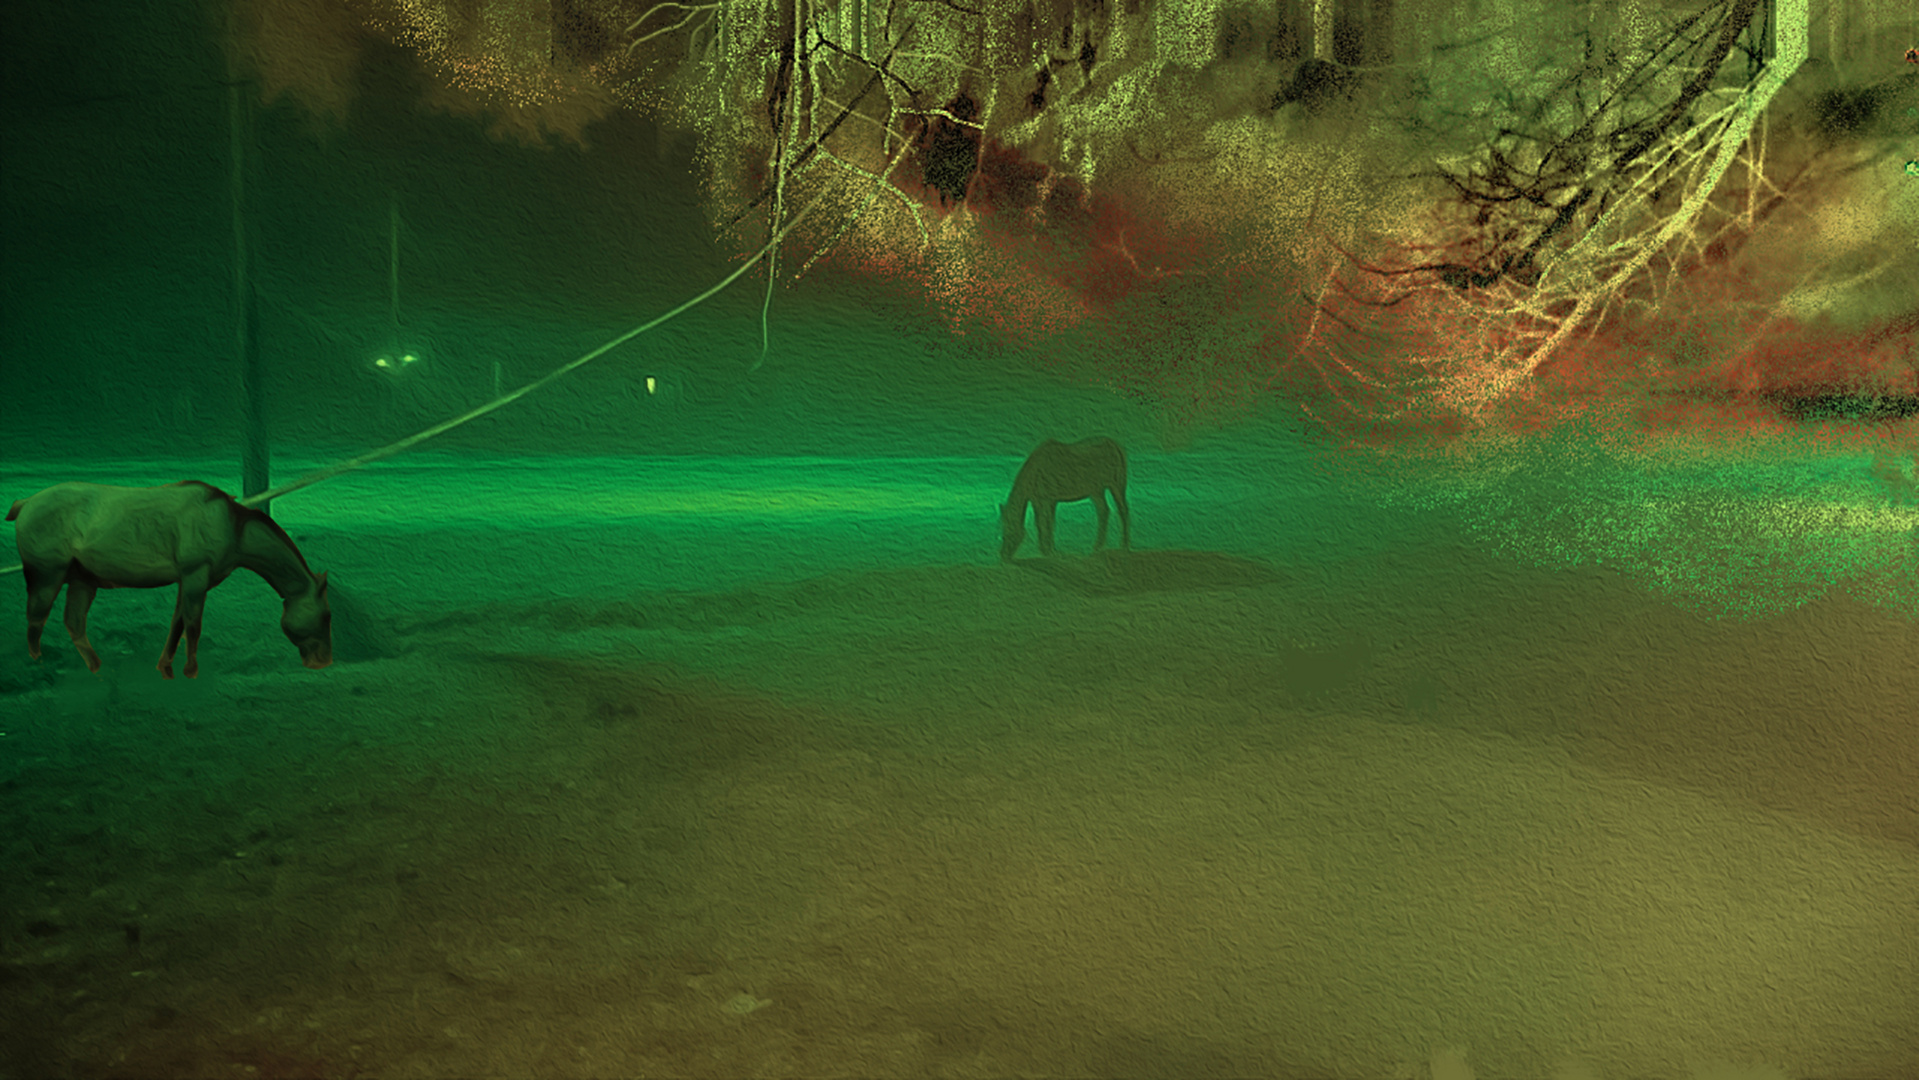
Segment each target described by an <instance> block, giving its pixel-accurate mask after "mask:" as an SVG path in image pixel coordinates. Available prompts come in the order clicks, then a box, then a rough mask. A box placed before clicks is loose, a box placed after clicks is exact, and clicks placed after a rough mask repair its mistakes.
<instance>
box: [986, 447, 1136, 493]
mask: <svg viewBox="0 0 1919 1080" xmlns="http://www.w3.org/2000/svg"><path fill="white" fill-rule="evenodd" d="M1103 491H1115V492H1118V493H1119V494H1120V496H1121V497H1122V498H1123V497H1124V496H1125V494H1126V451H1125V450H1124V449H1123V448H1122V447H1121V446H1120V445H1119V443H1117V442H1115V441H1114V440H1112V439H1107V438H1092V439H1082V440H1080V441H1079V442H1074V443H1063V442H1060V441H1058V440H1057V439H1048V440H1046V441H1045V442H1043V443H1041V444H1039V447H1038V449H1036V450H1034V451H1033V453H1032V455H1031V456H1030V457H1028V458H1027V459H1026V464H1024V465H1022V466H1020V470H1019V475H1018V476H1016V477H1014V480H1013V495H1014V499H1015V501H1018V500H1019V499H1022V498H1025V499H1046V500H1050V501H1053V502H1074V501H1076V500H1079V499H1090V498H1093V497H1094V496H1096V495H1098V494H1100V493H1101V492H1103Z"/></svg>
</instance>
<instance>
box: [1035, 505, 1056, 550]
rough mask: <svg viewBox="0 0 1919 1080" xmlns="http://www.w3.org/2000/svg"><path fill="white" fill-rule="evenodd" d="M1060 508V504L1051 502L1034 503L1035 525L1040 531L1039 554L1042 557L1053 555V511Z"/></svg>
mask: <svg viewBox="0 0 1919 1080" xmlns="http://www.w3.org/2000/svg"><path fill="white" fill-rule="evenodd" d="M1058 508H1059V504H1058V503H1055V502H1052V501H1050V500H1049V501H1047V502H1037V501H1036V502H1034V503H1033V524H1034V525H1035V526H1037V527H1038V530H1039V553H1040V554H1041V555H1051V554H1052V553H1053V511H1054V510H1056V509H1058Z"/></svg>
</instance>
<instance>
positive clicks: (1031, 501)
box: [999, 438, 1133, 562]
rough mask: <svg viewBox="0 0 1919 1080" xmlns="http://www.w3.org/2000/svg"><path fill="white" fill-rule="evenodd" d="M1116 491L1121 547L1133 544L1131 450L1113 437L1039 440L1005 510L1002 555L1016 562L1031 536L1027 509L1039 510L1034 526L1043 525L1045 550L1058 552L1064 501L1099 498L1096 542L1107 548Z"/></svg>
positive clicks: (1095, 500)
mask: <svg viewBox="0 0 1919 1080" xmlns="http://www.w3.org/2000/svg"><path fill="white" fill-rule="evenodd" d="M1108 491H1110V492H1112V493H1113V505H1114V506H1117V507H1119V535H1120V546H1121V547H1123V548H1126V549H1128V550H1130V549H1131V548H1132V546H1133V516H1132V511H1131V510H1129V509H1128V508H1127V506H1126V451H1125V450H1123V449H1121V448H1120V445H1119V444H1118V443H1116V442H1114V441H1113V440H1111V439H1099V438H1095V439H1086V440H1083V441H1081V442H1076V443H1063V442H1060V441H1058V440H1056V439H1048V440H1046V441H1045V442H1043V443H1041V444H1039V448H1038V449H1036V450H1034V451H1033V452H1032V454H1031V455H1030V456H1028V457H1027V459H1026V463H1025V464H1024V465H1021V466H1020V467H1019V473H1018V475H1016V476H1014V477H1013V493H1012V495H1011V496H1010V497H1009V498H1008V499H1007V501H1006V502H1004V503H1002V504H1001V505H1000V508H999V524H1000V545H999V557H1000V559H1001V560H1003V561H1005V562H1011V561H1013V553H1014V552H1015V551H1018V550H1019V546H1020V544H1021V543H1023V542H1024V541H1025V540H1026V508H1027V506H1028V505H1031V506H1032V508H1033V524H1034V525H1035V526H1037V527H1038V529H1039V550H1040V554H1042V555H1051V554H1053V511H1054V508H1055V507H1056V506H1057V505H1058V504H1059V503H1063V502H1078V501H1079V500H1081V499H1091V500H1093V509H1094V510H1095V511H1097V512H1098V514H1099V535H1098V537H1097V538H1095V539H1094V541H1093V549H1094V550H1095V551H1097V550H1099V549H1100V548H1103V547H1105V546H1106V516H1107V511H1106V492H1108Z"/></svg>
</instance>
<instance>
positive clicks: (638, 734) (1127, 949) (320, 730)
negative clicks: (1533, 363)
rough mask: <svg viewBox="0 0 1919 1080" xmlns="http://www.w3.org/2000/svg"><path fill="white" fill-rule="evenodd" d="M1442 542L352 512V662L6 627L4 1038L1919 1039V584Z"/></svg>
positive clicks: (358, 1045) (23, 1050)
mask: <svg viewBox="0 0 1919 1080" xmlns="http://www.w3.org/2000/svg"><path fill="white" fill-rule="evenodd" d="M1135 512H1136V514H1137V513H1140V511H1138V510H1136V511H1135ZM1086 516H1088V517H1090V515H1086ZM1408 530H1409V531H1405V532H1401V533H1399V534H1397V535H1396V536H1394V538H1393V540H1392V542H1391V543H1386V544H1379V545H1375V546H1373V547H1370V548H1361V547H1353V548H1348V549H1346V550H1344V551H1317V552H1314V553H1312V554H1310V555H1307V554H1296V555H1295V556H1293V557H1288V556H1285V555H1273V556H1271V557H1266V558H1255V557H1250V556H1246V555H1240V554H1229V553H1225V552H1221V551H1209V550H1206V549H1204V548H1203V547H1201V546H1197V545H1193V546H1187V545H1178V546H1164V545H1156V544H1155V543H1154V542H1153V539H1152V530H1151V529H1149V528H1146V527H1145V526H1144V525H1143V524H1142V525H1140V526H1139V528H1138V531H1137V532H1136V538H1137V542H1136V548H1137V550H1135V551H1133V552H1131V553H1112V552H1109V553H1107V554H1105V555H1102V556H1092V555H1089V554H1087V553H1086V550H1085V549H1086V548H1087V547H1088V543H1087V542H1088V540H1089V539H1090V537H1088V536H1086V535H1083V534H1084V533H1086V532H1090V526H1089V525H1088V524H1087V523H1069V524H1063V525H1062V537H1061V545H1062V548H1064V549H1065V553H1064V554H1062V555H1061V556H1060V557H1058V558H1055V559H1052V560H1046V561H1041V560H1037V559H1033V558H1031V557H1030V550H1029V552H1028V557H1027V558H1025V559H1023V560H1022V561H1021V562H1020V563H1018V564H1016V565H1013V566H1002V565H999V564H997V563H992V562H990V550H991V549H990V539H989V540H988V541H987V542H985V544H983V546H982V550H981V552H980V554H979V557H977V558H975V559H972V560H970V561H968V562H965V563H952V564H938V563H929V564H924V565H912V564H900V565H891V566H873V567H868V568H865V569H858V568H855V569H842V570H836V571H832V572H829V573H824V574H815V575H807V576H804V577H798V578H795V579H793V580H789V581H772V582H761V583H757V584H752V585H745V586H740V587H735V588H722V589H713V590H707V591H665V590H647V591H626V590H624V589H623V588H621V587H615V586H613V585H608V586H605V587H601V588H592V587H591V586H588V587H587V590H575V591H576V592H578V591H588V590H590V592H591V594H590V595H578V596H574V597H573V598H570V599H568V598H548V599H535V598H521V599H517V600H514V599H507V600H498V599H488V598H484V597H479V596H468V597H465V598H464V599H462V598H461V597H459V596H455V597H451V598H442V599H438V600H436V601H435V602H434V603H433V604H432V605H429V606H427V607H418V606H416V607H414V608H412V609H409V608H407V607H405V606H403V605H401V604H399V603H397V602H394V601H391V600H385V599H382V598H381V596H380V595H379V594H377V593H375V592H373V591H372V589H371V588H369V583H370V582H372V581H374V580H376V579H377V578H378V577H379V571H378V569H377V567H374V566H372V565H370V564H369V565H366V566H356V565H355V564H354V563H353V560H352V558H350V557H349V556H348V554H347V550H346V548H345V547H344V546H343V545H341V544H339V543H337V542H335V539H336V538H330V537H329V536H328V534H327V533H326V532H325V530H324V529H314V530H308V531H307V533H310V534H311V539H310V540H309V541H308V544H309V549H310V550H316V549H317V550H320V551H325V552H328V553H329V557H328V558H326V559H325V560H322V559H321V558H319V557H317V556H316V557H315V562H316V564H324V565H331V566H333V567H334V573H335V574H336V576H337V577H338V578H339V580H340V581H341V582H342V585H341V589H342V595H343V596H345V597H346V598H347V599H346V600H344V601H342V604H343V607H342V609H341V610H342V611H343V612H345V613H347V616H348V617H350V618H351V620H352V621H353V624H354V626H355V628H354V629H353V630H351V631H347V630H342V632H341V633H342V636H341V640H340V644H339V649H340V661H339V662H338V663H336V664H335V666H334V667H333V668H331V669H329V670H328V671H326V672H322V673H311V672H306V671H303V670H301V669H300V668H299V667H298V666H297V663H296V662H295V659H294V656H293V652H292V650H291V648H290V647H288V646H287V645H286V643H285V642H284V641H281V640H278V638H277V634H276V633H275V632H274V630H273V628H272V619H273V616H274V615H275V614H276V613H277V612H276V609H275V605H274V604H273V599H272V596H271V595H270V594H269V593H267V592H266V590H265V589H264V587H263V586H261V585H260V584H259V583H258V582H257V581H254V580H253V579H251V578H246V577H244V575H243V576H242V577H241V578H236V582H239V581H244V582H245V584H244V585H240V584H229V585H227V586H225V587H224V588H223V589H222V590H220V591H219V592H216V593H215V594H214V596H213V598H212V601H211V602H210V604H209V631H208V638H207V641H206V644H205V646H204V648H203V653H202V663H203V665H204V671H203V674H202V677H201V678H200V679H199V680H197V681H195V682H192V683H188V682H186V681H185V680H179V681H175V682H172V683H166V682H163V681H161V680H160V679H159V678H158V675H157V674H156V673H155V672H154V671H153V670H152V659H153V654H156V653H157V651H158V648H159V645H160V638H161V635H162V634H163V629H162V628H163V625H164V624H163V622H161V619H163V618H164V615H165V612H166V610H167V606H168V605H170V598H169V597H165V596H159V595H156V594H139V603H140V604H145V605H147V606H146V607H140V606H139V605H138V604H136V603H134V596H133V595H132V594H129V593H125V592H122V593H119V594H105V595H104V596H103V599H102V601H101V602H100V603H99V604H97V605H96V607H95V614H94V618H95V626H96V629H95V634H94V640H95V643H96V645H98V646H99V647H100V648H101V651H102V653H103V654H104V655H106V656H107V668H106V670H105V671H103V673H102V674H101V675H100V676H99V677H90V676H88V675H87V674H86V672H85V670H84V668H83V667H82V666H81V665H80V663H79V661H78V658H77V657H76V656H75V655H74V654H73V653H72V651H71V649H70V647H69V646H68V645H67V644H66V642H65V640H64V634H62V633H61V631H60V630H59V629H58V627H57V626H55V627H52V628H50V633H49V635H48V644H49V659H48V661H47V663H46V664H45V665H44V666H41V667H37V668H36V667H31V666H29V664H28V662H27V661H26V658H25V655H24V652H25V650H24V648H23V647H22V646H23V643H21V642H19V641H18V638H17V637H15V636H14V633H9V634H8V636H7V638H6V639H5V640H6V641H7V642H8V644H7V645H6V647H5V650H4V660H3V661H0V662H3V664H4V674H5V678H6V680H7V683H6V687H5V688H6V690H7V691H8V692H7V694H6V696H5V697H4V698H0V710H3V711H4V719H5V723H4V724H0V728H3V729H4V730H5V732H6V734H5V736H4V740H0V747H4V753H5V758H4V761H5V778H4V780H0V809H3V810H4V813H5V819H6V821H7V823H8V827H7V829H6V831H5V837H4V842H5V844H6V848H5V856H4V861H3V862H0V866H4V876H3V877H0V898H3V900H4V910H5V912H6V916H7V922H6V924H5V930H4V938H3V939H0V1012H4V1013H5V1015H7V1016H8V1017H9V1020H8V1023H7V1025H6V1027H7V1034H6V1036H5V1038H4V1053H3V1055H0V1061H4V1063H5V1064H4V1066H3V1067H0V1075H3V1076H5V1077H8V1078H10V1080H11V1078H16V1077H17V1078H26V1077H59V1076H161V1075H165V1076H204V1077H321V1076H325V1077H349V1076H381V1077H441V1076H533V1075H538V1076H549V1077H567V1076H580V1077H589V1076H591V1077H605V1076H616V1075H617V1076H700V1077H742V1076H776V1075H779V1076H822V1077H824V1076H845V1077H876V1076H902V1077H904V1076H956V1077H965V1076H974V1077H1004V1076H1015V1075H1020V1076H1094V1075H1097V1076H1168V1077H1170V1076H1180V1077H1201V1076H1252V1075H1263V1076H1285V1077H1352V1078H1356V1080H1357V1078H1378V1077H1405V1078H1413V1077H1419V1078H1424V1077H1429V1076H1433V1077H1456V1076H1460V1075H1463V1074H1461V1073H1459V1072H1457V1071H1448V1070H1449V1069H1450V1068H1451V1067H1452V1066H1451V1065H1448V1064H1447V1063H1448V1062H1451V1063H1453V1064H1457V1063H1458V1062H1459V1061H1461V1060H1463V1061H1464V1062H1465V1063H1466V1064H1467V1065H1468V1066H1469V1067H1470V1068H1471V1070H1473V1074H1474V1075H1477V1076H1479V1077H1501V1076H1511V1077H1522V1076H1523V1077H1544V1076H1561V1077H1566V1078H1569V1080H1570V1078H1575V1077H1591V1078H1603V1077H1668V1076H1670V1077H1690V1076H1693V1075H1701V1074H1703V1073H1702V1070H1707V1069H1709V1068H1710V1067H1712V1066H1713V1065H1714V1063H1732V1064H1735V1065H1742V1066H1748V1067H1752V1068H1754V1069H1755V1070H1757V1071H1754V1072H1752V1073H1750V1075H1753V1076H1790V1077H1825V1078H1842V1077H1857V1078H1862V1080H1863V1078H1883V1077H1888V1076H1894V1075H1902V1074H1909V1073H1912V1072H1914V1071H1915V1070H1919V1041H1915V1039H1914V1037H1913V1035H1912V1028H1911V1027H1910V1019H1911V1017H1912V1016H1914V1015H1919V904H1915V900H1914V898H1915V897H1919V805H1916V803H1915V796H1914V794H1913V793H1914V792H1915V791H1919V726H1915V723H1914V718H1915V712H1914V709H1913V707H1912V702H1914V701H1919V664H1916V663H1915V662H1914V657H1915V656H1919V629H1915V625H1914V624H1913V623H1912V622H1911V621H1910V620H1905V619H1900V618H1898V617H1897V616H1896V615H1895V614H1893V613H1889V612H1888V611H1886V610H1884V609H1882V608H1880V607H1875V606H1873V605H1870V604H1866V603H1862V602H1860V601H1857V600H1854V599H1851V598H1850V597H1849V596H1848V595H1847V594H1846V592H1845V590H1844V589H1834V590H1833V591H1832V592H1831V593H1830V594H1829V595H1826V596H1824V597H1821V598H1818V599H1816V600H1813V601H1812V602H1810V603H1807V604H1805V605H1803V606H1801V607H1798V608H1796V609H1794V610H1792V611H1789V612H1786V613H1784V614H1782V615H1778V616H1775V617H1771V618H1766V619H1760V620H1751V621H1736V620H1721V621H1714V620H1708V619H1705V618H1701V617H1699V616H1696V615H1691V614H1686V613H1684V612H1682V611H1680V610H1678V609H1677V608H1676V607H1675V606H1674V605H1673V604H1671V603H1669V602H1666V601H1664V600H1661V599H1657V598H1654V597H1651V596H1649V595H1648V593H1647V591H1646V589H1645V588H1643V587H1642V585H1641V584H1640V583H1638V582H1635V581H1633V580H1629V579H1628V578H1627V577H1626V576H1624V575H1622V574H1621V573H1619V572H1616V571H1614V570H1611V569H1608V568H1604V567H1587V568H1583V569H1572V570H1558V571H1544V570H1527V569H1523V568H1520V567H1517V566H1515V565H1514V564H1513V562H1512V561H1511V560H1510V559H1506V558H1501V557H1498V556H1495V555H1492V554H1489V553H1487V552H1486V551H1485V550H1484V549H1483V546H1481V545H1477V544H1475V543H1473V542H1470V541H1469V540H1467V539H1466V538H1465V537H1463V536H1462V535H1461V534H1460V532H1459V531H1458V530H1457V528H1456V527H1455V526H1453V525H1451V524H1448V523H1446V522H1444V521H1442V520H1438V519H1434V520H1432V521H1431V522H1429V524H1428V525H1426V526H1423V527H1419V528H1417V529H1415V528H1414V527H1412V526H1408ZM307 533H303V535H307ZM442 543H444V544H445V545H448V549H449V550H451V549H452V548H457V547H458V543H457V542H456V541H455V540H450V539H448V538H446V537H435V536H434V535H432V534H421V535H418V536H414V537H410V538H408V539H407V540H406V541H405V546H406V548H407V549H408V550H410V551H411V552H413V556H412V557H413V558H415V559H417V560H420V561H423V562H429V563H431V562H434V561H436V560H439V561H442V562H443V561H444V558H443V556H442V554H441V548H440V547H436V544H442ZM362 557H363V558H378V559H392V558H399V557H401V556H399V555H396V554H395V553H394V552H389V551H385V550H382V551H381V552H379V553H378V554H377V555H363V556H362ZM521 568H522V569H526V567H525V566H524V565H523V564H522V567H521ZM356 581H358V582H359V583H361V584H359V585H358V586H355V585H354V584H353V583H354V582H356ZM1409 583H1411V587H1409ZM356 588H357V592H356ZM243 597H244V599H242V598H243ZM156 605H157V606H156ZM156 613H157V614H156ZM1436 1054H1438V1055H1440V1056H1438V1057H1435V1055H1436ZM1449 1055H1450V1056H1449ZM1761 1067H1763V1068H1761ZM1767 1070H1776V1071H1767ZM1727 1075H1731V1074H1727ZM1742 1075H1744V1074H1742Z"/></svg>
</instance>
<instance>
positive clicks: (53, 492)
mask: <svg viewBox="0 0 1919 1080" xmlns="http://www.w3.org/2000/svg"><path fill="white" fill-rule="evenodd" d="M231 505H232V500H231V499H229V498H227V497H226V495H225V494H224V493H223V492H221V491H220V490H219V489H218V488H214V487H211V486H209V485H206V484H202V483H200V482H198V481H183V482H181V483H178V484H166V485H163V486H161V487H145V488H137V487H115V486H112V485H108V484H89V483H85V482H81V481H73V482H69V483H65V484H56V485H54V486H53V487H50V488H48V489H46V490H45V491H42V492H40V493H39V494H37V495H33V496H30V497H28V498H25V499H22V500H20V501H19V502H17V503H15V504H14V507H13V510H12V512H11V513H9V514H8V517H10V518H12V519H14V520H15V522H16V524H15V526H14V528H15V539H16V542H17V543H18V545H19V547H20V556H21V561H22V562H24V563H27V564H28V565H31V566H35V567H37V568H41V569H46V570H53V569H56V568H64V567H66V566H69V565H71V564H72V563H74V562H78V563H79V564H80V565H81V566H82V567H83V568H84V569H85V570H86V571H87V572H88V573H90V574H92V575H93V576H94V577H96V578H98V579H100V582H101V584H103V585H110V586H130V587H134V588H152V587H155V586H160V585H170V584H172V583H174V582H175V581H178V580H179V579H180V576H181V574H182V573H183V572H185V571H186V570H188V569H191V568H194V567H199V566H209V565H210V566H212V567H213V568H214V569H215V577H216V579H217V578H219V577H224V576H225V571H226V570H229V569H231V563H232V560H233V557H234V552H235V550H236V547H237V544H236V526H235V522H234V519H233V511H232V509H231Z"/></svg>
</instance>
